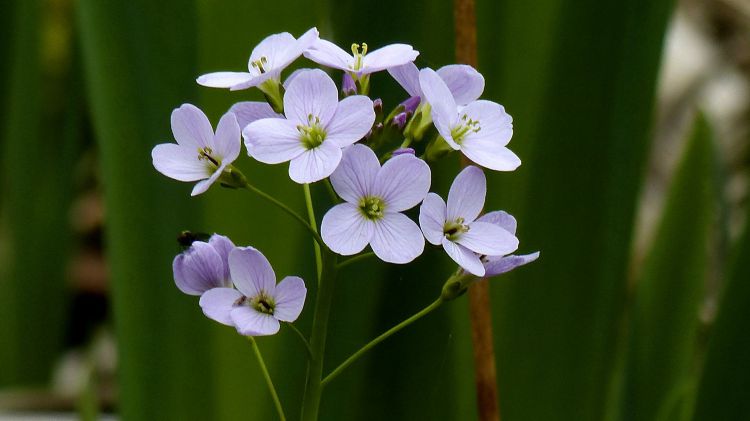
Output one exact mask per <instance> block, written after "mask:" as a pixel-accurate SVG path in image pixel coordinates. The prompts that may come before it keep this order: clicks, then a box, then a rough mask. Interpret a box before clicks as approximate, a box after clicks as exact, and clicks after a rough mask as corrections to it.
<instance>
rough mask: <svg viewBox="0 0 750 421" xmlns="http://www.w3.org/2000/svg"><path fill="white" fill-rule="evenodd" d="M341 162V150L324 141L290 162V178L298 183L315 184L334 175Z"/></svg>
mask: <svg viewBox="0 0 750 421" xmlns="http://www.w3.org/2000/svg"><path fill="white" fill-rule="evenodd" d="M339 162H341V148H339V147H338V146H336V145H335V144H334V143H332V142H329V141H327V140H326V141H324V142H323V143H321V144H320V145H318V146H317V147H315V148H312V149H308V150H306V151H304V152H302V153H301V154H300V155H299V156H297V157H295V158H293V159H292V160H291V162H289V177H290V178H291V179H292V180H293V181H294V182H296V183H300V184H305V183H314V182H316V181H320V180H322V179H324V178H326V177H328V176H329V175H331V173H333V171H334V170H335V169H336V167H338V166H339Z"/></svg>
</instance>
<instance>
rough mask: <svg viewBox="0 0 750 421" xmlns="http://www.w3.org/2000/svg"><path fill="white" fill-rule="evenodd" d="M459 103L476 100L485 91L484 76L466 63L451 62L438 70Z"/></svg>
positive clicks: (464, 103)
mask: <svg viewBox="0 0 750 421" xmlns="http://www.w3.org/2000/svg"><path fill="white" fill-rule="evenodd" d="M437 74H438V75H440V78H441V79H443V81H444V82H445V85H446V86H447V87H448V89H450V91H451V93H452V94H453V98H454V99H455V100H456V104H458V105H466V104H468V103H470V102H472V101H475V100H476V99H477V98H479V96H480V95H482V92H484V76H482V74H481V73H479V72H478V71H476V69H474V68H473V67H471V66H469V65H466V64H449V65H447V66H443V67H441V68H439V69H438V70H437Z"/></svg>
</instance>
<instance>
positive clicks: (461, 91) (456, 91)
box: [388, 63, 484, 105]
mask: <svg viewBox="0 0 750 421" xmlns="http://www.w3.org/2000/svg"><path fill="white" fill-rule="evenodd" d="M388 73H390V74H391V76H393V78H394V79H395V80H396V82H398V84H399V85H401V87H402V88H404V90H405V91H406V92H407V93H408V94H409V96H410V99H413V98H421V99H422V100H424V99H425V98H424V93H423V92H422V87H421V86H420V83H419V69H418V68H417V66H416V65H415V64H414V63H406V64H404V65H401V66H398V67H392V68H390V69H388ZM437 74H438V76H440V78H441V79H442V80H443V82H445V85H446V86H447V87H448V90H449V91H450V92H451V94H453V99H454V100H455V102H456V104H457V105H466V104H468V103H470V102H473V101H476V100H477V99H479V97H480V96H481V95H482V92H484V77H483V76H482V74H481V73H479V72H478V71H477V70H476V69H474V68H473V67H471V66H469V65H467V64H449V65H447V66H443V67H441V68H439V69H438V70H437ZM417 101H419V99H417Z"/></svg>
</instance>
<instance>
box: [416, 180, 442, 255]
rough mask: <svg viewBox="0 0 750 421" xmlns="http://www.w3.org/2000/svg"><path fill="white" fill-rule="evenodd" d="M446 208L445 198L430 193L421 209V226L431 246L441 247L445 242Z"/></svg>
mask: <svg viewBox="0 0 750 421" xmlns="http://www.w3.org/2000/svg"><path fill="white" fill-rule="evenodd" d="M445 212H446V207H445V202H444V201H443V198H442V197H440V196H438V195H437V194H435V193H428V194H427V197H425V199H424V202H422V206H420V207H419V226H420V227H421V228H422V232H423V233H424V236H425V238H427V241H429V242H430V243H431V244H434V245H436V246H439V245H440V244H441V243H442V242H443V237H444V235H443V226H444V225H445V217H446V216H445V215H446V213H445Z"/></svg>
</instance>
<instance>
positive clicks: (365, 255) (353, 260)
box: [336, 251, 375, 269]
mask: <svg viewBox="0 0 750 421" xmlns="http://www.w3.org/2000/svg"><path fill="white" fill-rule="evenodd" d="M374 255H375V253H373V252H371V251H370V252H367V253H362V254H358V255H356V256H354V257H350V258H348V259H346V260H344V261H343V262H341V263H339V264H338V265H337V266H336V269H341V268H343V267H346V266H349V265H351V264H352V263H356V262H358V261H360V260H364V259H367V258H370V257H372V256H374Z"/></svg>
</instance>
